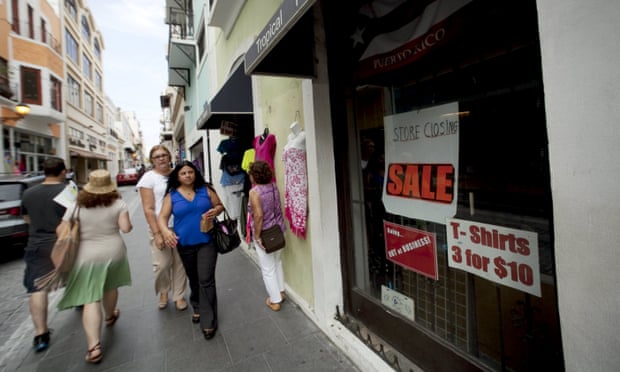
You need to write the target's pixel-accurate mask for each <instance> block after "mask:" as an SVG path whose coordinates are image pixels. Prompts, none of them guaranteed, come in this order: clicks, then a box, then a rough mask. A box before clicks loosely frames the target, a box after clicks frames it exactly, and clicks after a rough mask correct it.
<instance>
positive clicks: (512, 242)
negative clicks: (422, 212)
mask: <svg viewBox="0 0 620 372" xmlns="http://www.w3.org/2000/svg"><path fill="white" fill-rule="evenodd" d="M446 229H447V231H446V236H447V243H448V266H450V267H454V268H457V269H461V270H464V271H467V272H470V273H472V274H474V275H478V276H480V277H482V278H485V279H487V280H490V281H492V282H495V283H499V284H502V285H505V286H508V287H511V288H515V289H518V290H521V291H524V292H527V293H530V294H533V295H534V296H538V297H540V270H539V263H538V234H536V233H535V232H532V231H525V230H517V229H511V228H508V227H503V226H496V225H489V224H485V223H480V222H473V221H467V220H459V219H453V218H448V219H446Z"/></svg>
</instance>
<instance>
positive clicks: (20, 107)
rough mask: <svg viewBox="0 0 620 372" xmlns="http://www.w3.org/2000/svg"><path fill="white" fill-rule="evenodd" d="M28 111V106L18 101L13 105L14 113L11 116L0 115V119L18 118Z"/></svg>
mask: <svg viewBox="0 0 620 372" xmlns="http://www.w3.org/2000/svg"><path fill="white" fill-rule="evenodd" d="M29 113H30V106H28V105H27V104H25V103H23V102H20V103H18V104H17V105H16V106H15V114H16V115H13V116H0V120H3V121H4V120H20V119H23V118H24V117H25V116H26V115H28V114H29Z"/></svg>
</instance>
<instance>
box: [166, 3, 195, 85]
mask: <svg viewBox="0 0 620 372" xmlns="http://www.w3.org/2000/svg"><path fill="white" fill-rule="evenodd" d="M166 23H167V24H168V27H169V34H168V36H169V38H168V85H170V86H180V87H185V86H189V85H190V82H191V80H190V71H192V70H193V68H192V67H193V66H194V64H195V63H196V41H195V39H194V15H193V14H192V12H191V9H188V10H184V9H179V8H178V7H172V6H169V7H168V11H167V14H166Z"/></svg>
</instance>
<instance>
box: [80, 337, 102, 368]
mask: <svg viewBox="0 0 620 372" xmlns="http://www.w3.org/2000/svg"><path fill="white" fill-rule="evenodd" d="M101 359H103V352H102V351H101V342H97V345H95V346H93V347H92V348H90V349H88V351H86V356H85V357H84V360H86V361H87V362H88V363H93V364H97V363H99V362H101Z"/></svg>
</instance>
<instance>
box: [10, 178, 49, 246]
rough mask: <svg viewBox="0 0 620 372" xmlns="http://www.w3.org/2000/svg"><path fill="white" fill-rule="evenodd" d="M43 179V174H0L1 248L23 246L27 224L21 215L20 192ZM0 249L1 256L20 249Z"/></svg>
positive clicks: (26, 236)
mask: <svg viewBox="0 0 620 372" xmlns="http://www.w3.org/2000/svg"><path fill="white" fill-rule="evenodd" d="M44 179H45V176H43V175H35V176H33V175H23V176H14V175H10V176H0V242H1V243H0V244H1V245H2V247H3V248H8V247H11V248H13V247H17V246H20V247H22V248H23V247H24V246H25V244H26V242H27V240H28V224H27V223H26V221H24V218H23V217H22V194H23V193H24V190H26V189H27V188H28V187H31V186H34V185H37V184H39V183H41V182H43V180H44ZM11 250H12V251H13V252H6V251H4V250H2V251H1V252H0V254H1V255H2V257H3V258H6V256H7V254H8V255H11V256H12V255H13V254H15V253H21V251H18V250H15V249H11Z"/></svg>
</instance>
